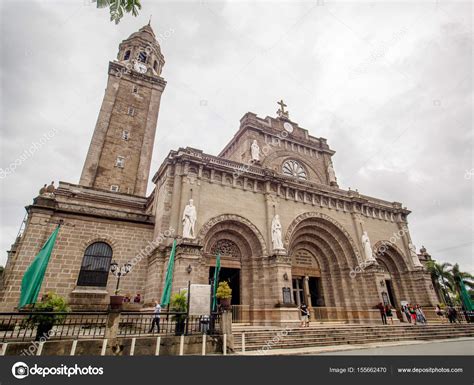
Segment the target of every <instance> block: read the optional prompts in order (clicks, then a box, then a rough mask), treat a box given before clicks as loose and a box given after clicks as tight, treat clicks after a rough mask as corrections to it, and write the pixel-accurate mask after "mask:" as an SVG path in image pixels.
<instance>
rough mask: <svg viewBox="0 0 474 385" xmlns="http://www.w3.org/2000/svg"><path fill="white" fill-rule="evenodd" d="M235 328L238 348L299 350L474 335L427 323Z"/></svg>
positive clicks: (471, 327)
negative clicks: (243, 341) (243, 340)
mask: <svg viewBox="0 0 474 385" xmlns="http://www.w3.org/2000/svg"><path fill="white" fill-rule="evenodd" d="M239 329H240V330H239ZM239 329H237V330H234V331H233V333H232V334H233V337H234V351H235V352H237V353H239V352H242V335H243V334H242V333H245V337H244V338H245V351H246V352H248V351H255V350H259V349H262V350H266V349H298V348H311V347H324V346H336V345H348V344H349V345H350V344H354V345H361V344H370V343H379V342H398V341H400V342H409V341H413V340H437V339H447V338H460V337H474V324H427V325H415V326H413V325H408V324H398V325H355V324H354V325H350V324H344V325H324V326H311V327H308V328H287V329H284V328H263V327H260V328H258V329H255V328H251V329H247V330H244V329H246V328H239Z"/></svg>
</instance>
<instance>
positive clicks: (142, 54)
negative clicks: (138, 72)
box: [138, 51, 147, 63]
mask: <svg viewBox="0 0 474 385" xmlns="http://www.w3.org/2000/svg"><path fill="white" fill-rule="evenodd" d="M146 59H147V55H146V52H144V51H142V52H140V54H139V55H138V61H139V62H142V63H146Z"/></svg>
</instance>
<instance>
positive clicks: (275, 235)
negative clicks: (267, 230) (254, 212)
mask: <svg viewBox="0 0 474 385" xmlns="http://www.w3.org/2000/svg"><path fill="white" fill-rule="evenodd" d="M281 233H282V229H281V223H280V216H279V215H278V214H277V215H275V216H274V217H273V219H272V245H273V250H284V248H283V242H282V238H281Z"/></svg>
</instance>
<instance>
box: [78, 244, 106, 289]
mask: <svg viewBox="0 0 474 385" xmlns="http://www.w3.org/2000/svg"><path fill="white" fill-rule="evenodd" d="M111 260H112V248H111V247H110V246H109V245H108V244H107V243H105V242H95V243H93V244H91V245H89V246H88V247H87V249H86V251H85V252H84V258H83V259H82V265H81V271H80V272H79V278H78V279H77V286H101V287H105V286H107V279H108V277H109V268H110V261H111Z"/></svg>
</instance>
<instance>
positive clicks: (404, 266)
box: [373, 240, 422, 273]
mask: <svg viewBox="0 0 474 385" xmlns="http://www.w3.org/2000/svg"><path fill="white" fill-rule="evenodd" d="M384 245H385V246H386V247H385V249H386V252H384V253H382V255H384V256H387V257H388V258H390V260H391V261H392V262H393V263H394V264H395V266H396V267H397V269H398V271H399V272H400V273H402V272H404V271H410V270H414V269H410V264H408V263H407V260H406V258H405V257H404V255H405V254H404V253H403V251H402V250H400V249H399V248H398V246H397V245H395V244H393V243H392V242H390V241H388V240H382V241H378V242H377V243H376V244H375V245H374V247H373V249H374V254H375V258H380V257H381V255H380V254H378V253H377V251H378V250H380V249H383V247H384ZM394 254H395V255H396V256H394ZM382 258H383V257H382ZM421 270H422V269H421Z"/></svg>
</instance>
